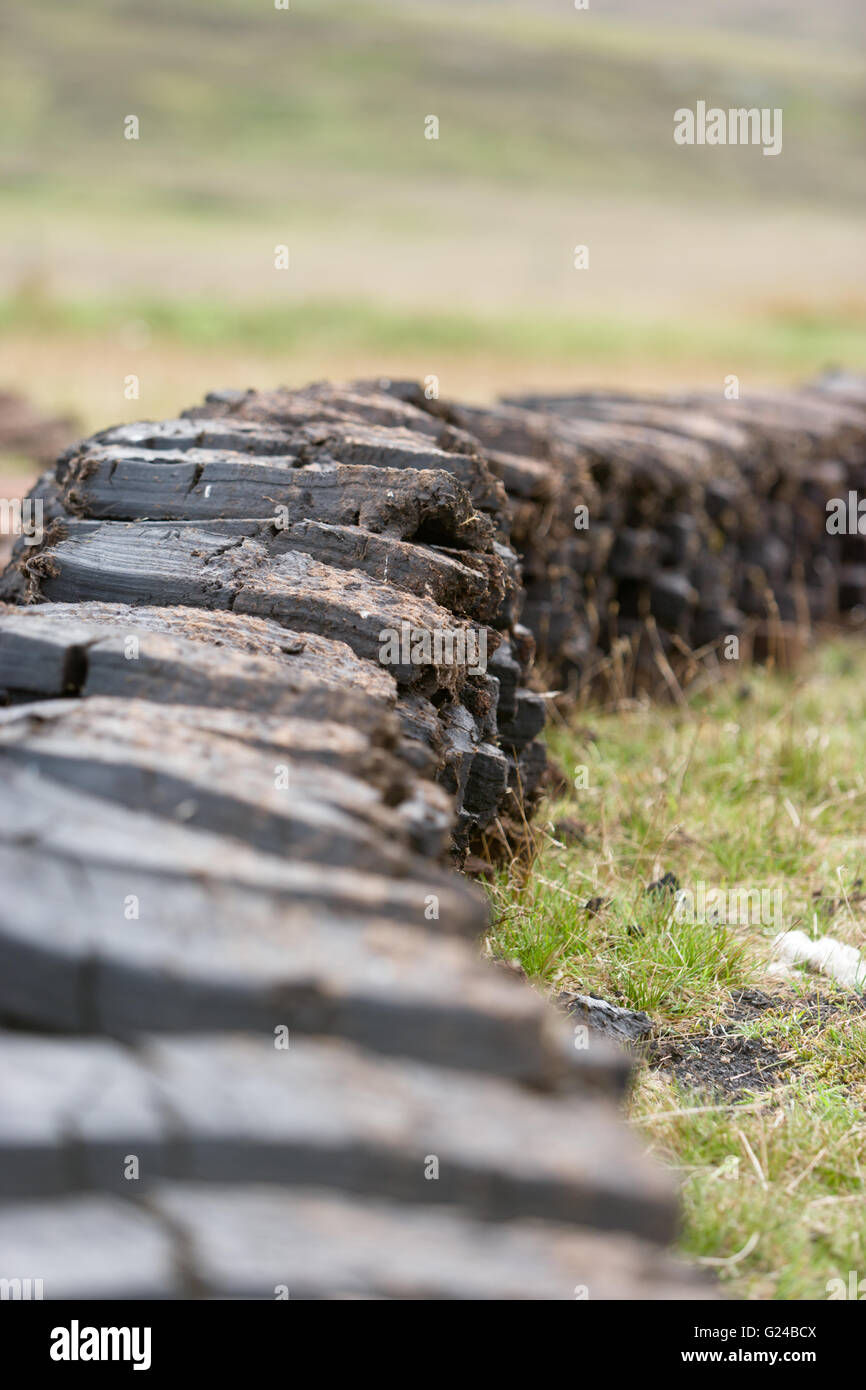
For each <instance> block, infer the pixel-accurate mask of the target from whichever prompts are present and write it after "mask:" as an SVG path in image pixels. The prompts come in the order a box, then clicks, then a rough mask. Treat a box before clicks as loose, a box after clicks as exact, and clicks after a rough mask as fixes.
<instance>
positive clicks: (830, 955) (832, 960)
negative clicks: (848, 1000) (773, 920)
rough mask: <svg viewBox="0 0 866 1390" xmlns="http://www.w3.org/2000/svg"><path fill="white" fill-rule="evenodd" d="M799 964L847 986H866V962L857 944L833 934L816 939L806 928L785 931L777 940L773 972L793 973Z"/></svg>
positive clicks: (851, 987)
mask: <svg viewBox="0 0 866 1390" xmlns="http://www.w3.org/2000/svg"><path fill="white" fill-rule="evenodd" d="M795 965H805V966H808V968H809V969H810V970H814V971H816V972H818V973H819V974H821V975H827V976H828V977H829V978H830V979H831V980H835V981H836V983H837V984H838V985H841V986H842V988H843V989H860V990H862V989H864V988H866V961H864V960H863V957H862V956H861V955H860V952H859V951H858V950H857V948H856V947H855V946H846V945H845V943H844V941H837V940H836V939H835V937H832V936H819V937H818V938H817V939H816V940H814V941H813V940H812V938H811V937H809V936H807V935H806V933H805V932H803V931H785V932H781V933H780V935H779V936H777V937H776V939H775V941H774V942H773V961H772V963H771V966H770V973H771V974H774V975H785V974H789V973H790V971H791V969H792V968H793V967H794V966H795Z"/></svg>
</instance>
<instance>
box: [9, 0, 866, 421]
mask: <svg viewBox="0 0 866 1390" xmlns="http://www.w3.org/2000/svg"><path fill="white" fill-rule="evenodd" d="M610 9H612V10H613V11H614V14H613V15H611V14H610V12H609V11H610ZM733 14H734V16H735V20H734V22H733V23H732V21H731V17H730V16H731V7H724V6H722V5H721V4H720V3H719V0H703V2H702V0H694V3H692V4H690V5H688V6H684V5H683V4H682V3H681V0H667V3H665V0H660V3H659V4H657V5H653V7H652V8H651V9H650V8H649V7H646V6H641V5H638V4H636V3H634V0H616V2H615V0H610V5H609V6H608V5H604V4H602V3H601V0H599V3H597V4H594V7H593V8H591V9H590V10H589V11H575V9H574V7H573V4H572V3H571V0H543V3H538V0H536V3H533V4H531V5H530V4H526V5H515V4H509V3H507V2H506V3H502V4H492V3H489V2H487V0H463V3H461V4H457V3H452V2H451V0H437V2H436V3H435V4H433V3H421V2H420V0H418V2H417V3H415V2H413V0H403V3H379V4H369V3H363V2H362V3H341V4H338V3H333V0H291V9H290V10H288V11H282V10H276V9H275V8H274V6H273V3H272V0H175V2H174V3H169V0H149V3H148V4H146V5H142V4H140V3H132V0H76V2H75V4H74V5H72V6H70V5H69V4H68V3H64V4H62V3H60V0H41V2H40V3H39V4H33V3H32V0H6V5H5V7H4V11H3V16H2V20H0V41H2V42H0V54H2V56H0V79H2V80H0V168H2V175H3V177H2V188H3V192H2V200H0V234H2V237H3V241H4V245H5V247H6V249H7V254H6V256H5V257H4V260H3V268H2V271H0V326H2V329H3V346H2V354H0V379H2V380H6V381H9V380H10V379H11V380H15V381H17V382H19V383H20V382H21V381H22V379H23V378H26V379H27V380H30V379H31V378H32V377H33V376H34V374H35V375H36V377H37V380H36V382H35V383H34V385H33V387H32V390H33V391H34V393H35V394H37V395H38V396H39V395H41V396H42V397H43V398H45V399H46V400H50V402H51V403H52V404H63V405H65V406H68V405H70V404H72V405H75V404H76V402H77V403H78V404H79V407H80V408H82V407H83V409H84V412H85V415H86V417H87V418H88V420H89V418H90V415H91V414H95V415H96V416H98V417H99V418H102V417H103V415H104V412H105V411H106V410H108V411H109V412H111V402H112V400H114V410H113V414H114V415H116V416H117V417H120V416H123V415H127V416H128V415H130V414H141V413H150V414H153V413H157V412H158V411H159V410H163V409H171V408H176V406H177V405H179V404H181V403H183V399H185V397H184V396H183V394H182V393H183V392H184V391H186V392H187V394H188V391H189V390H190V389H192V390H198V389H199V381H200V380H204V381H205V383H206V384H213V382H214V380H215V379H216V378H215V377H214V375H213V374H214V372H218V371H222V372H229V374H230V375H229V377H223V378H220V379H224V380H226V381H228V380H233V381H235V382H243V381H246V380H250V381H252V380H254V381H256V383H261V384H264V383H265V382H266V381H276V380H279V379H287V380H301V379H304V378H306V377H308V376H310V375H316V374H322V373H324V372H331V373H334V372H337V371H349V370H369V369H370V368H371V367H372V368H373V369H374V370H385V371H401V372H406V371H422V372H423V373H424V374H427V373H428V372H438V374H440V376H442V377H443V380H444V382H447V389H464V390H469V391H475V392H483V393H486V392H488V391H490V390H492V389H494V388H495V387H496V386H497V385H499V384H500V383H501V384H502V385H503V386H505V385H510V384H512V383H513V382H517V381H520V382H525V383H526V384H532V383H533V382H535V381H549V382H557V381H562V382H564V381H572V380H574V381H576V380H596V381H599V380H606V381H617V380H626V379H634V378H635V377H636V376H639V377H640V378H641V379H642V380H643V379H645V380H646V381H647V383H648V384H653V383H654V382H657V381H664V380H686V379H693V380H705V381H708V382H712V381H715V380H717V379H718V378H719V375H720V374H725V373H727V372H729V371H734V372H739V373H745V374H747V375H748V374H752V375H754V376H760V377H762V378H768V377H774V376H775V377H778V376H791V375H802V374H804V373H808V372H809V371H812V370H814V369H816V368H818V367H820V366H821V365H823V364H824V362H826V361H827V360H828V359H832V358H838V359H839V360H843V359H844V360H845V361H847V362H849V363H851V364H852V365H859V366H866V346H864V339H863V331H862V330H863V321H864V309H866V293H864V290H863V287H862V267H863V230H862V218H863V206H864V201H866V139H864V131H866V84H864V76H866V54H864V51H863V47H862V44H861V45H859V46H858V44H857V42H856V34H857V29H858V26H859V24H860V21H861V13H860V10H859V9H858V8H857V6H855V5H854V4H853V3H851V0H835V3H827V4H825V5H823V6H822V7H821V15H822V16H823V18H822V19H821V22H820V23H819V24H818V25H817V29H815V28H814V27H813V30H812V31H810V28H809V25H810V23H811V20H810V14H811V11H810V8H809V7H808V6H804V5H799V4H797V3H793V4H792V6H791V22H790V23H780V21H779V6H778V4H777V3H774V2H773V0H756V3H755V4H754V5H753V6H751V7H746V6H743V5H739V6H738V7H737V8H736V9H734V10H733ZM762 17H763V18H764V19H765V20H766V22H764V23H762V22H761V21H762ZM795 21H796V22H795ZM831 21H832V22H831ZM699 98H703V99H705V100H707V101H708V102H709V103H710V104H714V105H719V106H722V107H729V106H759V107H763V106H769V107H774V108H775V107H781V108H782V109H783V112H784V148H783V151H782V154H781V155H780V156H779V157H778V158H765V157H763V156H762V154H761V151H760V149H758V148H754V147H746V148H738V147H732V148H717V149H708V148H706V147H704V148H701V147H693V148H683V147H680V146H677V145H675V144H674V142H673V138H672V129H673V112H674V111H675V110H676V109H677V108H678V107H680V106H693V105H694V103H695V102H696V101H697V100H698V99H699ZM130 114H134V115H136V116H137V117H138V119H139V122H140V139H139V140H137V141H133V140H126V139H124V138H123V128H124V118H125V117H126V116H127V115H130ZM428 115H436V116H437V117H438V119H439V122H440V132H439V137H440V138H439V139H438V140H435V141H434V140H427V139H425V138H424V121H425V117H426V116H428ZM279 244H285V245H287V246H288V247H289V249H290V268H289V270H288V271H278V270H276V269H275V268H274V247H275V246H277V245H279ZM577 244H586V245H587V246H588V247H589V248H590V268H589V269H588V270H584V271H576V270H575V269H574V264H573V255H574V247H575V245H577ZM70 344H75V347H76V352H75V359H76V360H74V361H72V362H69V360H68V359H69V346H70ZM40 362H41V363H42V366H41V367H40V366H39V363H40ZM130 364H131V365H130ZM121 368H124V370H123V371H121ZM138 368H141V371H140V375H141V380H142V401H144V400H145V399H147V402H148V404H147V408H146V409H144V408H143V407H142V405H141V404H140V403H139V404H136V403H134V402H125V401H124V400H123V397H122V392H121V391H119V388H118V384H117V383H118V380H121V381H122V378H123V376H124V374H125V372H126V371H129V372H134V371H137V370H138ZM245 373H246V374H247V375H244V374H245ZM145 383H147V386H146V390H145ZM443 389H446V387H445V385H443ZM175 397H179V398H178V399H177V400H175Z"/></svg>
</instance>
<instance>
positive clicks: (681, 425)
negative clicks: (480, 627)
mask: <svg viewBox="0 0 866 1390" xmlns="http://www.w3.org/2000/svg"><path fill="white" fill-rule="evenodd" d="M379 387H380V389H387V390H388V391H390V392H392V393H393V394H395V395H397V396H398V397H399V398H400V399H401V400H406V401H410V402H412V403H414V404H415V405H417V406H419V407H423V408H425V409H427V410H428V412H430V413H431V414H433V415H435V416H436V418H438V419H440V420H442V421H444V422H447V423H450V424H452V425H454V426H457V427H459V428H462V429H465V430H469V431H471V432H472V434H473V436H474V437H475V438H476V439H477V440H478V441H479V442H480V444H481V446H482V448H483V451H484V455H485V458H486V459H487V462H488V464H489V466H490V469H491V471H492V472H493V473H494V474H495V475H496V476H497V477H499V478H500V479H501V480H502V482H503V483H504V485H505V487H506V489H507V492H508V496H509V502H510V509H511V514H512V530H511V538H512V544H513V545H514V547H515V549H516V550H517V551H518V553H519V554H520V557H521V562H522V567H523V575H524V585H525V589H526V602H525V606H524V609H523V613H522V620H523V622H524V623H525V624H526V625H527V626H528V627H529V628H530V629H531V630H532V632H533V633H534V635H535V637H536V641H537V646H538V654H539V657H540V659H541V660H542V661H544V662H546V663H549V664H550V666H551V667H552V668H553V669H554V671H555V674H556V679H557V680H559V681H562V682H563V683H569V684H572V685H574V686H578V687H582V688H587V687H592V686H593V684H594V682H595V680H596V678H597V677H598V676H599V675H600V674H606V673H608V672H609V671H610V661H609V657H610V654H611V653H612V652H613V651H614V650H615V649H616V647H617V645H619V646H620V649H622V648H623V647H626V648H628V650H629V659H630V661H631V663H632V671H631V684H632V685H633V686H636V687H638V688H641V687H644V688H658V687H659V686H661V685H662V684H663V683H664V682H666V683H668V684H673V681H674V670H675V669H677V670H678V671H679V672H682V671H683V670H687V669H689V668H691V669H692V670H695V669H697V666H696V663H695V662H694V653H695V652H698V653H707V652H710V653H715V654H717V655H718V654H719V652H720V649H722V648H723V647H724V646H725V643H726V639H727V638H729V637H732V636H736V637H737V638H738V640H739V639H742V638H747V639H748V647H747V649H746V650H747V653H749V652H750V653H751V654H752V655H754V656H756V657H763V656H764V655H766V654H768V653H772V654H774V655H776V656H777V657H778V658H780V659H783V660H790V659H792V658H793V656H794V655H796V652H797V650H798V649H799V647H800V645H801V644H802V639H803V634H804V633H805V632H807V631H808V630H809V629H810V627H811V626H813V625H817V624H825V623H837V622H839V621H846V620H848V619H849V618H850V617H851V616H852V615H856V616H858V617H859V616H860V614H861V612H862V609H863V606H864V604H866V567H864V566H866V549H864V540H863V536H862V535H860V534H857V533H856V521H855V525H854V527H853V532H854V534H850V535H846V536H842V535H839V534H837V533H836V532H835V531H834V530H833V528H832V527H831V526H828V503H831V502H832V501H833V500H834V499H845V500H846V505H847V498H848V495H849V492H850V491H858V490H859V492H860V494H861V495H862V493H863V488H864V483H866V392H864V386H863V382H862V381H861V380H858V379H856V378H850V377H847V376H840V377H829V378H827V379H825V380H823V381H821V382H819V383H818V384H817V385H816V386H814V387H812V388H809V389H807V390H800V391H787V392H782V391H779V392H776V393H769V392H768V393H762V394H749V395H747V396H745V395H744V396H742V397H741V398H739V399H736V400H734V399H731V400H728V399H725V398H724V397H723V396H722V395H721V394H719V395H716V396H711V395H709V394H703V395H694V394H693V395H680V396H669V397H649V396H647V397H636V396H624V395H613V394H603V393H598V392H593V393H585V394H579V395H570V396H538V395H535V396H526V397H520V398H518V399H516V400H511V401H508V402H505V403H503V404H502V405H499V406H496V407H491V408H488V409H480V408H467V407H465V406H461V405H457V404H454V403H451V402H444V401H441V400H428V399H426V397H425V394H424V392H423V391H422V390H421V389H420V388H418V387H416V386H414V385H412V384H411V383H390V382H387V383H379ZM370 389H374V388H370ZM851 529H852V528H850V527H849V531H850V530H851ZM726 654H727V653H726Z"/></svg>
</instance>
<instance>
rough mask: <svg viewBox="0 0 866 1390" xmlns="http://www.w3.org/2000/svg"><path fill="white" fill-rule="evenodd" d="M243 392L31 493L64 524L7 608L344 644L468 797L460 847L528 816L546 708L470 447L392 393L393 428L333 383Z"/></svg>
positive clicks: (71, 466)
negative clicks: (225, 616) (213, 618)
mask: <svg viewBox="0 0 866 1390" xmlns="http://www.w3.org/2000/svg"><path fill="white" fill-rule="evenodd" d="M237 394H239V393H225V394H224V395H222V396H215V397H212V398H209V401H208V405H207V406H206V407H205V408H203V409H199V410H194V411H190V412H189V416H191V417H194V418H185V419H179V420H169V421H165V422H163V423H161V424H156V425H153V424H144V425H138V424H137V425H124V426H119V427H117V428H114V429H109V430H106V431H104V432H103V433H102V434H99V435H96V436H94V438H92V439H90V440H87V441H85V442H84V443H83V444H81V445H78V446H76V447H75V448H73V449H72V450H70V451H68V452H67V454H66V455H65V456H64V457H63V458H62V459H61V461H60V463H59V465H58V467H57V470H56V475H54V476H51V477H46V479H44V480H43V482H42V484H41V485H40V487H39V488H37V490H36V495H40V496H42V498H43V502H44V507H45V512H44V515H45V517H46V520H47V521H49V522H53V523H55V524H54V525H51V526H49V529H48V530H47V532H46V534H45V537H44V540H43V544H41V545H40V546H39V547H36V546H30V547H20V548H19V552H18V556H17V559H18V565H17V569H16V570H15V571H14V572H13V573H12V574H10V575H8V576H7V578H6V580H5V582H4V584H3V585H2V586H0V598H7V599H11V601H13V602H22V601H25V602H30V601H32V600H33V599H38V600H39V601H40V602H41V603H45V602H50V603H82V602H87V603H97V604H104V603H107V602H108V603H112V604H116V603H118V602H122V603H123V604H127V605H137V606H148V607H159V608H161V607H164V606H180V607H183V608H186V609H190V608H196V609H204V610H216V611H219V612H223V613H224V612H227V611H228V612H231V613H232V614H234V615H238V616H240V615H248V616H250V617H255V618H258V619H262V620H265V621H266V622H269V623H272V624H273V623H276V624H278V625H279V626H280V627H281V628H284V629H285V628H287V629H290V630H300V631H302V632H303V633H305V634H315V636H316V638H317V639H328V640H331V641H337V642H340V643H344V644H346V645H347V646H348V647H350V648H351V650H352V651H353V652H354V653H355V655H356V657H357V658H358V659H359V660H361V661H364V662H367V663H374V664H375V666H376V667H377V670H376V677H375V678H376V679H377V680H378V681H379V684H380V686H381V685H382V684H383V682H384V683H385V684H387V685H389V686H390V689H391V691H392V696H391V703H392V704H393V706H394V709H395V712H396V716H397V718H398V720H399V723H400V726H401V738H400V742H401V749H402V752H403V755H404V756H405V757H406V758H407V759H408V760H409V761H410V762H411V763H412V765H413V766H414V767H416V768H417V769H418V770H419V771H420V772H426V771H428V770H431V769H432V770H434V771H435V774H436V776H437V777H438V779H439V781H440V783H441V784H442V786H443V787H444V788H445V790H446V791H447V792H448V793H449V794H450V795H451V796H453V797H454V798H455V799H456V803H457V807H458V826H457V835H456V840H457V844H458V846H465V845H467V844H468V843H470V841H471V839H472V836H473V835H474V834H475V832H477V831H478V830H479V829H483V828H484V827H485V826H488V825H489V824H490V823H491V822H492V821H494V819H495V818H497V817H499V816H500V815H502V816H509V815H510V816H512V817H514V818H516V817H517V816H518V815H519V814H522V811H523V808H524V807H525V806H526V805H529V804H531V801H532V798H533V797H534V795H535V793H536V790H537V787H538V783H539V779H540V777H541V774H542V772H543V769H544V761H545V759H544V749H543V746H542V744H541V743H540V742H538V741H537V738H536V736H537V735H538V734H539V733H540V732H541V729H542V727H543V724H544V719H545V707H544V701H543V700H542V699H541V698H540V696H539V695H538V694H535V693H533V692H531V691H530V690H528V689H527V688H526V679H527V675H528V671H529V668H530V666H531V663H532V659H533V650H534V644H533V641H532V638H531V636H530V634H529V632H528V631H527V630H526V628H525V627H522V626H520V625H519V624H518V622H517V609H518V605H519V595H520V572H519V568H518V565H517V559H516V556H515V554H514V551H513V550H512V548H511V547H510V545H509V543H508V517H507V505H506V497H505V493H504V490H503V488H502V485H501V484H500V483H499V482H498V481H497V480H496V479H495V478H494V477H493V475H492V474H491V472H490V470H489V469H488V467H487V465H486V463H485V462H484V460H483V458H482V457H481V456H480V453H479V451H478V448H477V446H476V445H475V444H474V442H473V441H472V440H470V439H468V438H467V437H465V436H463V435H460V434H459V433H458V432H457V431H455V430H453V429H449V428H447V427H442V426H440V425H438V424H434V422H432V421H431V420H430V417H429V416H428V415H426V414H425V413H424V412H422V411H420V410H414V409H412V408H411V407H408V406H402V405H400V404H399V403H398V402H396V401H391V400H390V398H388V397H383V400H384V403H385V405H386V406H387V407H388V411H389V414H390V416H391V417H392V418H389V419H387V420H384V421H380V420H379V419H378V418H376V417H375V416H374V417H373V418H372V420H369V419H368V418H367V417H365V415H364V413H363V412H362V411H361V408H360V407H361V405H362V400H361V398H360V397H358V398H357V400H356V399H355V398H353V397H352V396H351V394H348V395H346V394H343V395H341V394H339V393H338V392H337V391H333V392H332V391H330V390H326V389H323V388H319V390H318V391H310V392H309V393H302V392H301V393H293V394H290V393H279V392H277V393H273V394H271V395H259V396H257V395H254V394H253V393H248V394H247V396H241V398H240V400H239V401H237V400H236V395H237ZM419 426H420V427H421V428H420V429H419ZM61 616H62V615H61ZM98 616H99V615H98V613H96V612H94V614H93V617H94V620H95V619H97V618H98ZM115 616H117V615H116V614H115ZM122 618H123V614H122V613H121V614H120V619H121V621H122ZM225 626H226V633H227V637H226V640H227V642H229V640H230V634H231V632H232V631H233V629H232V628H231V626H230V625H228V624H226V625H225ZM270 640H271V641H272V640H273V637H272V636H271V639H270ZM283 640H285V639H283ZM383 663H385V664H384V666H383ZM119 669H120V671H121V672H122V671H123V669H124V668H123V666H121V667H120V668H119ZM387 675H390V676H391V677H392V679H391V681H390V682H389V681H388V680H387ZM90 678H91V683H92V681H93V680H94V679H96V677H95V676H94V675H93V673H91V675H90ZM121 679H123V677H122V676H121ZM99 689H100V690H101V691H103V692H105V693H111V691H112V687H111V684H110V682H109V683H108V684H105V682H104V681H102V682H101V683H100V686H99Z"/></svg>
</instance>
